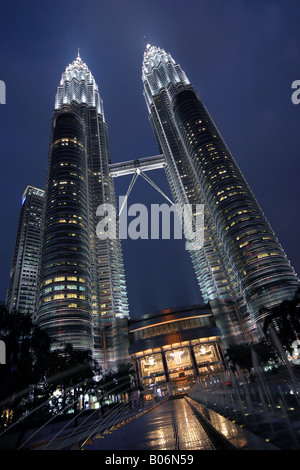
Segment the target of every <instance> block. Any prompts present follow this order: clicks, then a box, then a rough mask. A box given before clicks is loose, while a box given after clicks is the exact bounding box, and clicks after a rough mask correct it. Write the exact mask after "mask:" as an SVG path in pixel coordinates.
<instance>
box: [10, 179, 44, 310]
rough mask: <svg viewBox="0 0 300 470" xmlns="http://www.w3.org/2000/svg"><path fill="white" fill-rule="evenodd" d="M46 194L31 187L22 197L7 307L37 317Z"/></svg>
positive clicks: (28, 187)
mask: <svg viewBox="0 0 300 470" xmlns="http://www.w3.org/2000/svg"><path fill="white" fill-rule="evenodd" d="M44 203H45V191H44V190H42V189H39V188H35V187H34V186H27V187H26V189H25V191H24V193H23V196H22V206H21V211H20V216H19V223H18V229H17V236H16V242H15V247H14V252H13V257H12V264H11V270H10V283H9V286H8V290H7V295H6V307H7V309H8V310H9V311H10V312H13V311H18V312H21V313H24V314H25V313H26V314H29V315H32V316H34V313H35V304H36V292H37V282H38V269H39V260H40V247H41V233H42V218H43V208H44Z"/></svg>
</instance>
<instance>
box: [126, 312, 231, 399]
mask: <svg viewBox="0 0 300 470" xmlns="http://www.w3.org/2000/svg"><path fill="white" fill-rule="evenodd" d="M220 337H221V331H220V330H219V328H217V327H216V325H215V321H214V318H213V315H212V312H211V309H210V307H209V306H207V305H196V306H190V307H183V308H171V309H165V310H161V311H158V312H155V313H151V314H148V315H143V316H141V317H138V318H134V319H131V320H130V321H129V341H130V346H129V353H130V355H131V357H132V360H133V362H134V365H135V369H136V373H137V377H138V382H139V385H140V386H141V387H142V388H143V390H144V395H145V396H147V395H151V396H157V397H161V396H176V395H180V394H185V393H188V391H189V390H190V387H191V386H192V385H193V384H194V383H195V382H196V381H197V380H199V379H200V378H204V377H207V376H208V375H210V374H218V373H220V372H223V371H224V362H223V354H222V345H221V339H220Z"/></svg>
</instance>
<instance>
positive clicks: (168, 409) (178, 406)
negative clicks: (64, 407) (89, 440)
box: [84, 399, 215, 450]
mask: <svg viewBox="0 0 300 470" xmlns="http://www.w3.org/2000/svg"><path fill="white" fill-rule="evenodd" d="M84 449H86V450H214V449H215V448H214V446H213V444H212V443H211V441H210V440H209V438H208V437H207V435H206V433H205V431H204V429H203V428H202V426H201V424H200V423H199V421H198V419H197V417H196V416H195V414H194V412H193V410H192V409H191V407H190V405H189V404H188V403H187V402H186V401H185V399H177V400H170V401H167V402H165V403H163V404H162V405H160V406H158V407H156V408H154V409H153V410H151V411H149V412H148V413H146V414H144V415H142V416H140V417H139V418H137V419H136V420H134V421H131V422H130V423H128V424H126V425H125V426H122V427H121V428H119V429H117V430H116V431H112V433H111V434H105V435H104V437H103V438H99V439H96V440H95V441H94V444H86V445H85V446H84Z"/></svg>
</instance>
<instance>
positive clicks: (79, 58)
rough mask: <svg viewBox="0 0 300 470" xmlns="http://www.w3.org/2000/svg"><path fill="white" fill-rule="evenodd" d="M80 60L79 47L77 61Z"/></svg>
mask: <svg viewBox="0 0 300 470" xmlns="http://www.w3.org/2000/svg"><path fill="white" fill-rule="evenodd" d="M80 58H81V57H80V49H79V47H78V54H77V59H80Z"/></svg>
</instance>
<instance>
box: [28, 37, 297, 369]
mask: <svg viewBox="0 0 300 470" xmlns="http://www.w3.org/2000/svg"><path fill="white" fill-rule="evenodd" d="M142 80H143V85H144V92H143V93H144V97H145V101H146V105H147V108H148V112H149V119H150V123H151V125H152V128H153V132H154V134H155V137H156V140H157V143H158V146H159V152H160V155H161V159H162V161H163V167H164V168H165V171H166V175H167V178H168V181H169V185H170V189H171V192H172V196H173V199H174V201H175V202H176V204H178V205H179V206H180V207H183V206H184V205H185V204H190V205H191V206H192V207H193V208H196V207H198V206H197V205H199V204H202V205H203V207H204V223H205V228H204V246H203V247H202V248H197V249H195V250H191V251H190V256H191V260H192V263H193V266H194V270H195V275H196V277H197V280H198V283H199V288H200V291H201V294H202V297H203V299H204V301H205V302H209V303H210V305H211V308H212V310H213V312H214V315H215V318H216V321H217V323H218V325H219V326H220V328H221V329H222V333H223V337H224V341H225V342H229V343H230V342H235V341H236V342H245V341H251V340H253V339H255V338H259V336H260V334H261V333H260V326H261V325H262V323H263V320H264V315H265V313H264V312H265V310H263V308H264V307H265V308H268V307H272V306H273V305H275V304H277V303H279V302H281V301H283V300H285V299H291V298H292V297H293V296H294V294H295V291H296V290H297V288H298V287H299V280H298V278H297V276H296V274H295V272H294V270H293V268H292V267H291V265H290V263H289V261H288V259H287V257H286V255H285V253H284V251H283V249H282V248H281V246H280V244H279V243H278V240H277V239H276V237H275V235H274V233H273V231H272V229H271V227H270V225H269V224H268V221H267V220H266V218H265V216H264V214H263V212H262V210H261V208H260V207H259V205H258V203H257V201H256V199H255V197H254V196H253V194H252V192H251V190H250V188H249V186H248V184H247V182H246V181H245V179H244V177H243V175H242V173H241V171H240V170H239V168H238V166H237V164H236V162H235V160H234V158H233V157H232V155H231V153H230V151H229V150H228V148H227V146H226V144H225V142H224V140H223V139H222V136H221V135H220V133H219V131H218V129H217V128H216V126H215V124H214V122H213V120H212V119H211V117H210V115H209V113H208V112H207V110H206V108H205V106H204V105H203V103H202V102H201V99H200V97H199V96H198V93H197V92H196V90H195V89H194V88H193V85H192V84H191V83H190V81H189V80H188V78H187V76H186V75H185V73H184V71H183V70H182V68H181V67H180V65H179V64H177V63H176V62H175V61H174V59H173V58H172V57H171V55H170V54H168V53H166V52H165V51H164V50H163V49H160V48H159V47H156V46H151V45H149V44H148V45H147V47H146V50H145V53H144V59H143V66H142ZM127 164H128V162H127ZM135 164H136V163H135ZM121 165H122V164H121ZM133 166H134V165H133ZM112 168H113V165H111V159H110V151H109V142H108V128H107V124H106V122H105V117H104V111H103V102H102V99H101V97H100V95H99V91H98V87H97V85H96V82H95V79H94V77H93V75H92V73H91V72H90V70H89V69H88V67H87V65H86V64H85V63H84V62H83V61H82V60H81V58H80V56H79V54H78V57H77V58H76V59H75V60H74V61H73V62H72V63H71V64H70V65H69V66H67V67H66V70H65V72H64V73H63V75H62V79H61V82H60V84H59V86H58V90H57V94H56V100H55V110H54V115H53V120H52V127H51V137H50V149H49V161H48V171H47V185H46V192H45V208H44V218H43V231H42V243H41V257H40V272H39V285H38V290H37V292H38V293H37V306H36V321H37V323H38V325H39V326H40V327H41V328H43V329H44V330H46V331H47V332H48V333H49V334H50V336H51V337H52V338H53V339H55V340H56V341H57V345H58V347H59V345H60V344H64V343H66V342H69V343H71V344H73V346H74V347H76V348H80V349H87V350H90V351H91V352H92V353H93V354H94V355H95V357H97V358H98V359H99V361H103V351H104V350H105V342H106V338H105V334H104V332H105V328H106V326H109V325H111V324H113V323H115V322H117V321H118V319H122V318H126V317H129V307H128V301H127V290H126V282H125V273H124V266H123V259H122V249H121V244H120V240H119V238H118V237H117V238H116V239H110V238H109V237H107V238H102V239H100V238H98V237H97V235H96V225H97V222H98V221H99V217H97V216H96V212H97V207H98V206H99V205H101V204H112V205H114V206H116V199H115V190H114V184H113V176H112ZM195 210H196V209H195Z"/></svg>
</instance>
